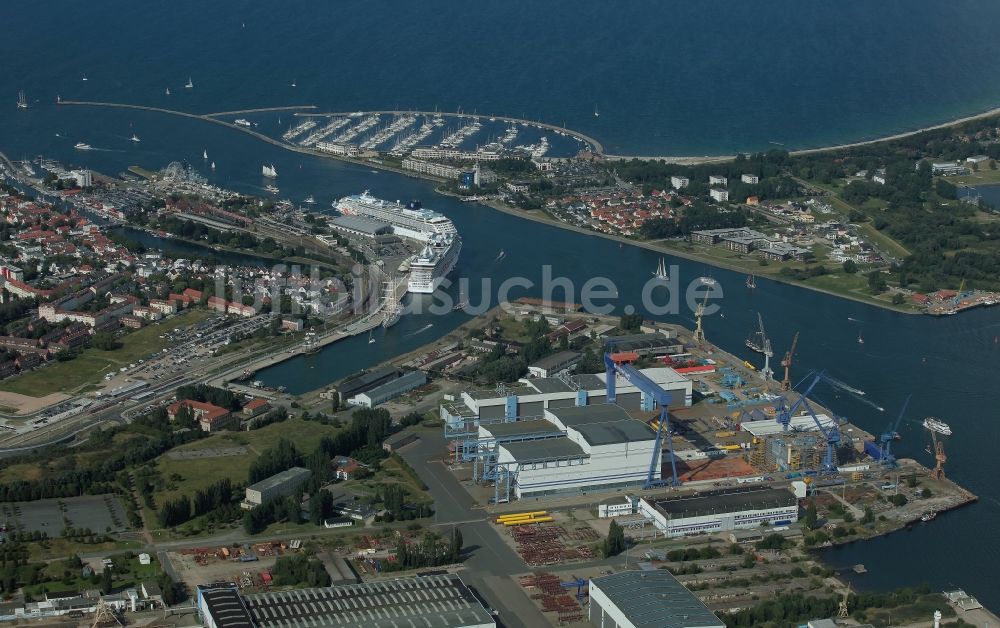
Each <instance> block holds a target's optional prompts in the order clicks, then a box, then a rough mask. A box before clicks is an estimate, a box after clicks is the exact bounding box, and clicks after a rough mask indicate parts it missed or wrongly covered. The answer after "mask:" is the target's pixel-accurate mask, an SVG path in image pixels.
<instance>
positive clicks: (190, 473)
mask: <svg viewBox="0 0 1000 628" xmlns="http://www.w3.org/2000/svg"><path fill="white" fill-rule="evenodd" d="M338 431H339V430H338V429H337V428H335V427H332V426H329V425H322V424H320V423H317V422H313V421H303V420H302V419H295V418H292V419H288V420H287V421H285V422H284V423H273V424H271V425H268V426H266V427H263V428H261V429H259V430H254V431H252V432H221V433H219V434H215V435H213V436H209V437H208V438H204V439H202V440H199V441H197V442H194V443H190V444H188V445H184V446H182V447H178V448H176V449H175V450H174V451H197V450H204V449H215V448H227V447H235V446H237V445H243V446H245V447H246V448H247V449H248V450H249V451H248V452H247V454H246V455H244V456H225V457H220V458H204V459H197V458H196V459H185V460H174V459H173V458H171V457H169V456H167V455H163V456H160V457H159V458H157V459H156V469H157V471H159V472H160V475H161V476H162V477H163V479H164V480H165V481H166V483H167V486H168V488H167V489H166V490H163V491H159V492H157V493H156V494H155V497H154V499H155V501H156V503H157V504H162V503H164V502H165V501H166V500H169V499H173V498H175V497H179V496H181V495H188V496H191V495H193V494H194V492H195V491H197V490H201V489H204V488H205V487H207V486H210V485H211V484H213V483H214V482H217V481H218V480H220V479H222V478H229V479H230V480H232V481H233V483H234V484H246V482H247V473H248V472H249V470H250V465H251V464H253V461H254V460H256V459H257V457H258V456H259V455H260V453H261V452H262V451H264V450H265V449H267V448H268V447H271V446H273V445H274V444H275V443H276V442H278V439H280V438H287V439H288V440H290V441H292V442H293V443H294V444H295V446H296V447H297V448H298V449H299V451H300V452H302V453H303V454H309V453H311V452H312V451H314V450H315V449H316V447H317V445H318V444H319V441H320V439H322V438H323V437H324V436H332V435H334V434H336V433H337V432H338ZM150 525H151V526H152V527H155V523H154V521H151V522H150Z"/></svg>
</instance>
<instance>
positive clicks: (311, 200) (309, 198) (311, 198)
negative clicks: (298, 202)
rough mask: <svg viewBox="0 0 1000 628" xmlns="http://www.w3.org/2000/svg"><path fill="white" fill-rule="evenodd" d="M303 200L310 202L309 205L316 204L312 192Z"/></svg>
mask: <svg viewBox="0 0 1000 628" xmlns="http://www.w3.org/2000/svg"><path fill="white" fill-rule="evenodd" d="M302 202H303V203H307V204H309V205H315V204H316V199H315V198H313V195H312V194H310V195H309V196H308V197H306V200H304V201H302Z"/></svg>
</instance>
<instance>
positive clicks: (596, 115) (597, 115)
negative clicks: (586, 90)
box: [594, 105, 601, 118]
mask: <svg viewBox="0 0 1000 628" xmlns="http://www.w3.org/2000/svg"><path fill="white" fill-rule="evenodd" d="M594 117H595V118H600V117H601V113H600V112H599V111H598V110H597V105H594Z"/></svg>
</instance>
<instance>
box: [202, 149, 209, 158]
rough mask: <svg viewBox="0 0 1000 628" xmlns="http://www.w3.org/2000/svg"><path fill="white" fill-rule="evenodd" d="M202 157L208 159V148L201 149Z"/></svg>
mask: <svg viewBox="0 0 1000 628" xmlns="http://www.w3.org/2000/svg"><path fill="white" fill-rule="evenodd" d="M201 158H202V159H208V151H207V150H203V151H201Z"/></svg>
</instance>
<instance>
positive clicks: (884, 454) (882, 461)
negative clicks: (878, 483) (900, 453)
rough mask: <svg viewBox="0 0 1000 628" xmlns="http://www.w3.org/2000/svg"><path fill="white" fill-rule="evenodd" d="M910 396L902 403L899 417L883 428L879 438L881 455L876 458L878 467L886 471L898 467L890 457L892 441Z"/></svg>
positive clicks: (894, 458)
mask: <svg viewBox="0 0 1000 628" xmlns="http://www.w3.org/2000/svg"><path fill="white" fill-rule="evenodd" d="M910 397H911V395H907V396H906V401H904V402H903V409H902V410H900V411H899V416H897V417H896V420H895V421H894V422H892V423H890V424H889V427H887V428H885V432H883V433H882V435H881V436H880V437H879V442H880V443H881V444H882V448H881V454H880V455H879V457H878V463H879V466H881V467H884V468H886V469H895V468H896V467H897V466H898V465H897V464H896V457H895V456H893V455H892V441H893V440H895V439H896V437H897V436H898V435H899V433H898V431H897V430H899V424H900V422H901V421H902V420H903V415H904V414H906V408H907V407H908V406H909V405H910Z"/></svg>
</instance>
